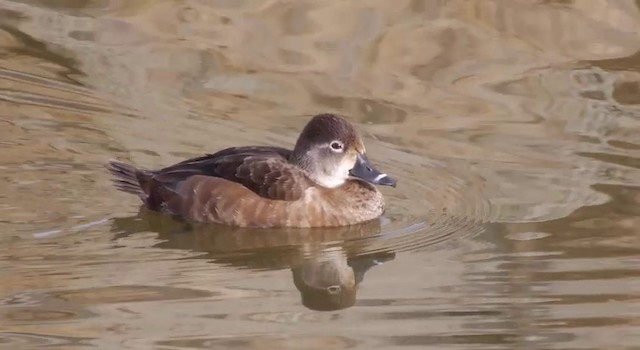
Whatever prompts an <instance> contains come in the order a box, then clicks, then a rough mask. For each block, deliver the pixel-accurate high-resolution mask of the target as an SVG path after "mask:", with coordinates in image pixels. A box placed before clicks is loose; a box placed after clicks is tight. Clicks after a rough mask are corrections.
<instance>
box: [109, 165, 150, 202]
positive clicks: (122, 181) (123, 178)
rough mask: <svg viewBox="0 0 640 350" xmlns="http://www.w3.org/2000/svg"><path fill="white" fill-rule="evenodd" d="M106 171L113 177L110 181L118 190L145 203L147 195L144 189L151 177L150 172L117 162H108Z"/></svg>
mask: <svg viewBox="0 0 640 350" xmlns="http://www.w3.org/2000/svg"><path fill="white" fill-rule="evenodd" d="M107 169H108V170H109V172H110V173H111V175H113V176H114V178H113V179H112V181H113V183H114V185H115V187H116V188H117V189H118V190H120V191H123V192H127V193H131V194H135V195H137V196H138V197H140V199H142V200H143V201H146V199H147V193H146V191H145V188H146V187H147V183H148V180H149V179H150V178H151V176H152V174H151V172H149V171H147V170H143V169H138V168H136V167H134V166H133V165H129V164H126V163H122V162H119V161H117V160H111V161H109V164H107Z"/></svg>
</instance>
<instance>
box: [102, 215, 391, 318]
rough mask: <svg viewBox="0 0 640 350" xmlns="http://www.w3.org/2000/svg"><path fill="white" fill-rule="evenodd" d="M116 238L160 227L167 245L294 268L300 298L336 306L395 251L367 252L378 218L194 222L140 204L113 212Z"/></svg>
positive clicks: (234, 262)
mask: <svg viewBox="0 0 640 350" xmlns="http://www.w3.org/2000/svg"><path fill="white" fill-rule="evenodd" d="M112 231H113V232H114V233H115V238H114V239H119V238H123V237H126V236H129V235H132V234H135V233H139V232H149V231H152V232H157V233H158V238H159V239H161V240H163V242H161V243H159V244H157V245H156V247H159V248H166V249H184V250H190V251H195V252H202V253H204V254H202V255H199V256H197V257H196V258H200V259H209V260H211V261H213V262H215V263H217V264H222V265H228V266H234V267H241V268H251V269H283V268H289V269H291V272H292V276H293V283H294V285H295V286H296V288H297V289H298V291H299V292H300V295H301V301H302V304H303V305H304V306H305V307H307V308H309V309H312V310H318V311H332V310H340V309H345V308H348V307H350V306H353V305H354V304H355V301H356V295H357V291H358V286H359V285H360V283H361V282H362V281H363V279H364V275H365V273H366V272H367V271H368V270H369V269H370V268H371V267H373V266H376V265H379V264H381V263H383V262H385V261H389V260H392V259H394V257H395V253H393V252H390V251H380V252H376V253H367V252H366V250H367V249H366V248H367V247H368V246H370V244H371V242H372V241H374V240H375V239H376V237H378V236H379V235H380V233H381V226H380V221H379V220H374V221H370V222H367V223H363V224H359V225H353V226H344V227H336V228H313V229H287V228H284V229H266V230H265V229H249V228H235V227H227V226H220V225H213V224H191V223H185V222H182V221H177V220H173V219H171V218H169V217H167V216H165V215H159V214H158V213H155V212H153V211H149V210H147V209H145V208H141V209H140V212H139V213H138V215H136V216H132V217H125V218H115V219H113V222H112Z"/></svg>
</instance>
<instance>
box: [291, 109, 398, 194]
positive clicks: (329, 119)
mask: <svg viewBox="0 0 640 350" xmlns="http://www.w3.org/2000/svg"><path fill="white" fill-rule="evenodd" d="M291 162H292V163H294V164H297V165H298V166H300V167H301V168H303V169H305V170H306V171H307V172H308V173H309V176H311V178H313V180H315V181H316V182H317V183H318V184H320V185H322V186H324V187H329V188H334V187H338V186H340V185H342V184H343V183H344V182H345V181H346V180H347V179H348V178H349V177H356V178H359V179H362V180H365V181H367V182H369V183H372V184H375V185H386V186H393V187H395V186H396V180H395V179H393V178H391V177H390V176H388V175H387V174H385V173H382V172H380V171H378V170H377V169H376V168H374V167H373V165H371V163H370V162H369V159H368V158H367V155H366V150H365V147H364V143H363V142H362V138H361V137H360V135H359V134H358V132H357V131H356V129H355V128H354V127H353V125H351V123H349V122H348V121H347V120H345V119H344V118H342V117H339V116H337V115H334V114H320V115H317V116H315V117H313V118H312V119H311V120H310V121H309V123H307V125H306V126H305V127H304V129H303V130H302V132H301V133H300V136H299V137H298V141H297V142H296V146H295V148H294V149H293V154H292V156H291Z"/></svg>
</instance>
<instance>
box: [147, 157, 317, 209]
mask: <svg viewBox="0 0 640 350" xmlns="http://www.w3.org/2000/svg"><path fill="white" fill-rule="evenodd" d="M290 154H291V151H289V150H287V149H284V148H278V147H254V146H249V147H233V148H227V149H224V150H222V151H219V152H216V153H214V154H210V155H205V156H202V157H198V158H193V159H188V160H185V161H183V162H180V163H178V164H175V165H172V166H169V167H166V168H164V169H160V170H157V171H154V172H153V181H154V182H156V183H158V184H162V185H163V186H165V187H168V188H169V189H177V186H178V184H179V183H180V182H182V181H184V180H186V179H187V178H189V177H191V176H194V175H204V176H213V177H218V178H223V179H225V180H228V181H232V182H236V183H239V184H241V185H243V186H244V187H246V188H248V189H249V190H251V191H253V192H255V193H256V194H258V195H260V196H261V197H264V198H269V199H275V200H287V201H293V200H297V199H299V198H301V197H302V196H303V195H304V191H305V190H306V189H307V188H309V187H311V186H313V185H314V183H313V182H312V181H311V180H310V179H309V178H308V177H307V175H306V174H305V173H304V172H303V171H302V170H301V169H299V168H298V167H296V166H294V165H292V164H290V163H289V162H288V160H287V159H288V157H289V155H290Z"/></svg>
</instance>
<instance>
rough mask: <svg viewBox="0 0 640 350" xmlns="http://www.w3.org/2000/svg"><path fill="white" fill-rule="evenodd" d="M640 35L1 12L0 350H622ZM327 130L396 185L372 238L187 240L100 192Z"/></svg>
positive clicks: (411, 18)
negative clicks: (352, 134)
mask: <svg viewBox="0 0 640 350" xmlns="http://www.w3.org/2000/svg"><path fill="white" fill-rule="evenodd" d="M639 31H640V9H639V7H638V5H637V2H636V1H632V0H611V1H599V0H593V1H589V0H587V1H537V2H529V1H492V0H486V1H467V0H453V1H411V0H406V1H405V0H401V1H393V2H389V1H382V0H375V1H367V2H337V1H334V2H287V1H268V0H251V1H226V0H220V1H184V2H172V1H145V0H134V1H123V0H101V1H71V0H68V1H32V0H26V1H11V0H0V147H1V148H2V152H0V243H1V244H0V267H1V268H0V270H1V271H2V272H1V273H0V347H3V346H6V347H7V348H29V347H30V348H39V347H49V348H65V349H67V348H78V349H84V348H105V349H115V348H133V349H140V348H161V349H176V348H233V347H236V348H291V349H298V348H310V349H313V348H317V349H327V348H363V349H364V348H366V349H369V348H396V347H399V346H402V347H404V348H420V349H424V348H433V349H442V348H460V349H479V348H481V349H484V348H486V349H490V348H491V349H498V348H500V349H514V348H571V349H590V348H616V349H631V348H634V347H636V346H637V344H638V342H639V341H638V338H637V335H636V333H637V332H636V329H637V328H638V314H640V312H638V310H637V306H636V304H637V303H638V298H639V294H638V290H639V288H638V283H637V280H638V275H639V274H640V270H639V269H638V264H637V256H638V255H639V253H640V251H639V249H638V247H639V246H640V245H639V242H638V237H640V235H639V232H638V228H637V227H638V226H639V224H640V223H639V222H638V219H637V218H638V217H639V215H638V214H640V213H639V212H638V209H637V208H640V205H639V202H640V193H639V192H638V188H640V170H639V168H640V167H639V163H638V159H639V158H640V153H639V152H640V141H639V140H640V122H639V120H640V110H639V107H638V106H639V99H638V91H640V89H639V88H638V86H640V85H639V84H640V83H639V82H640V75H639V74H640V70H639V67H640V56H639V55H638V52H640V36H638V35H637V33H638V32H639ZM319 112H337V113H342V114H345V115H347V116H348V117H349V118H350V119H351V120H353V121H354V122H357V123H358V126H359V127H360V128H361V129H362V131H363V134H364V135H365V138H366V140H365V142H366V143H367V149H368V152H369V153H370V154H371V158H372V159H373V161H374V162H376V163H377V164H379V165H380V167H381V168H384V169H393V170H394V176H395V177H398V178H399V180H400V186H398V188H397V189H383V190H384V191H385V192H384V194H385V196H386V197H387V200H388V202H389V210H388V212H387V213H386V214H385V217H384V218H383V219H382V220H381V221H380V222H379V223H377V225H379V227H375V228H371V227H368V228H365V229H362V230H361V231H359V232H358V231H357V230H355V231H349V230H347V232H342V233H335V232H334V233H328V232H324V231H323V232H322V233H318V232H314V233H309V232H308V233H304V234H303V233H299V234H293V233H291V232H286V231H277V232H272V233H271V234H269V235H263V236H260V235H258V234H253V233H250V232H248V231H242V230H241V231H233V230H231V231H227V230H224V229H222V228H216V229H212V228H208V229H207V228H197V227H196V228H194V227H186V228H185V227H184V226H183V225H182V224H180V223H175V222H172V221H171V220H169V219H166V218H164V219H163V218H150V217H148V215H141V216H140V215H138V214H137V205H138V203H137V202H136V200H135V198H130V197H127V196H126V195H124V194H121V193H116V192H115V191H114V190H113V188H112V186H111V184H110V183H109V181H108V175H107V172H106V171H105V170H104V167H103V165H104V163H105V162H106V161H107V160H108V159H110V158H121V159H127V160H129V161H131V162H134V163H136V164H140V165H142V166H145V167H149V168H154V167H159V166H163V165H167V164H171V163H173V162H175V161H178V160H181V159H184V158H185V157H190V156H195V155H199V154H202V153H204V152H210V151H213V150H216V149H219V148H222V147H227V146H230V145H240V144H255V143H258V144H272V145H274V144H275V145H283V146H290V145H291V144H292V143H293V141H294V140H295V137H296V134H297V132H298V131H299V129H300V128H301V127H302V125H304V123H305V122H306V121H307V119H308V117H309V116H310V115H312V114H316V113H319ZM152 216H153V215H152ZM166 220H168V221H166ZM211 230H214V231H215V232H211ZM383 262H384V263H383ZM380 263H382V264H380ZM364 272H366V278H364ZM315 309H332V311H326V312H317V311H315Z"/></svg>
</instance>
